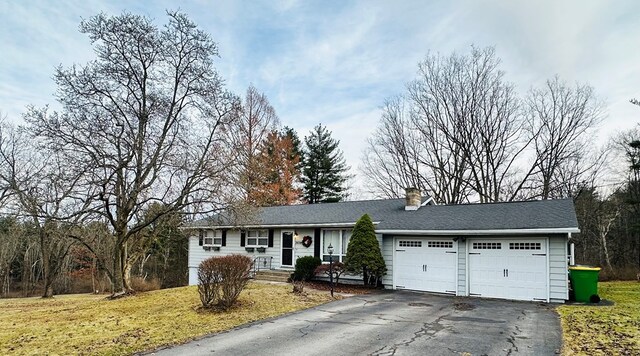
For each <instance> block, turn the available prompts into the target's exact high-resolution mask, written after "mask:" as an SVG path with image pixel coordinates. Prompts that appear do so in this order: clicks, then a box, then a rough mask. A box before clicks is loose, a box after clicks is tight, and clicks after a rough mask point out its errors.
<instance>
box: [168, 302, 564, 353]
mask: <svg viewBox="0 0 640 356" xmlns="http://www.w3.org/2000/svg"><path fill="white" fill-rule="evenodd" d="M561 335H562V334H561V331H560V322H559V319H558V316H557V314H556V313H555V311H554V308H553V306H552V305H545V304H540V303H527V302H509V301H499V300H486V299H477V298H457V297H448V296H436V295H430V294H425V293H413V292H405V291H397V292H393V291H386V292H381V293H378V294H373V295H364V296H356V297H352V298H348V299H344V300H340V301H336V302H332V303H329V304H325V305H321V306H318V307H316V308H312V309H308V310H304V311H301V312H297V313H293V314H289V315H286V316H283V317H280V318H275V319H270V320H267V321H262V322H258V323H253V324H250V325H248V326H244V327H240V328H237V329H233V330H230V331H228V332H224V333H220V334H216V335H212V336H209V337H206V338H203V339H200V340H197V341H193V342H190V343H188V344H185V345H181V346H176V347H173V348H169V349H164V350H160V351H157V352H155V354H156V355H206V354H214V355H252V356H255V355H278V356H280V355H303V356H309V355H332V356H333V355H397V356H400V355H461V354H464V353H469V354H472V355H513V354H521V355H554V354H556V353H557V352H558V351H559V349H560V347H561V343H562V341H561Z"/></svg>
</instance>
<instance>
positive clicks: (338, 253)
mask: <svg viewBox="0 0 640 356" xmlns="http://www.w3.org/2000/svg"><path fill="white" fill-rule="evenodd" d="M349 240H351V230H338V229H335V230H333V229H332V230H323V231H322V260H323V261H324V262H329V252H327V247H329V245H331V246H332V247H333V261H334V262H343V260H344V257H345V256H346V255H347V247H348V246H349Z"/></svg>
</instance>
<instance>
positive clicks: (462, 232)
mask: <svg viewBox="0 0 640 356" xmlns="http://www.w3.org/2000/svg"><path fill="white" fill-rule="evenodd" d="M578 232H580V229H578V228H577V227H568V228H566V227H565V228H540V229H497V230H376V233H377V234H393V235H456V236H464V235H474V236H476V235H531V234H568V233H578Z"/></svg>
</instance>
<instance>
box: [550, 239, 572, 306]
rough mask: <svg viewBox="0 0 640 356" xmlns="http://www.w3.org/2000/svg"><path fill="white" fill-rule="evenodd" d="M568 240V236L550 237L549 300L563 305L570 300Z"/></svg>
mask: <svg viewBox="0 0 640 356" xmlns="http://www.w3.org/2000/svg"><path fill="white" fill-rule="evenodd" d="M567 239H568V237H567V236H566V235H552V236H549V299H550V301H551V302H557V303H563V302H564V301H565V300H567V299H569V282H568V280H567V278H568V277H567V271H568V263H567Z"/></svg>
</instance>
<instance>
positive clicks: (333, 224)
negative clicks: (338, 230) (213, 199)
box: [180, 221, 380, 230]
mask: <svg viewBox="0 0 640 356" xmlns="http://www.w3.org/2000/svg"><path fill="white" fill-rule="evenodd" d="M378 224H380V221H374V222H373V225H378ZM353 226H356V223H355V222H349V223H320V224H285V225H282V224H278V225H268V224H264V225H243V226H231V225H206V226H183V227H180V229H182V230H199V229H236V230H244V229H270V228H296V227H353Z"/></svg>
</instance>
